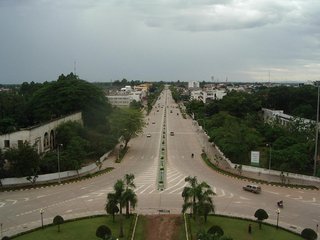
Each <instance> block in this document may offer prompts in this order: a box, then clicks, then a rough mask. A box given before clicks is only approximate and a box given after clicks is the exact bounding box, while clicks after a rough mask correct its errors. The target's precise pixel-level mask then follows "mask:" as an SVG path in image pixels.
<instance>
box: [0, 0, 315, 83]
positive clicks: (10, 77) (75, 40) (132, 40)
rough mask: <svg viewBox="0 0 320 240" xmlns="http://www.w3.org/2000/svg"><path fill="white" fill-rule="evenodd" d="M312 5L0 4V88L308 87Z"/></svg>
mask: <svg viewBox="0 0 320 240" xmlns="http://www.w3.org/2000/svg"><path fill="white" fill-rule="evenodd" d="M319 22H320V1H317V0H282V1H277V0H259V1H257V0H196V1H195V0H194V1H191V0H154V1H151V0H95V1H93V0H0V30H1V45H0V72H1V76H0V84H11V83H22V82H25V81H26V82H31V81H35V82H44V81H52V80H56V79H57V78H58V76H59V75H60V74H61V73H63V74H68V73H70V72H73V71H74V62H75V61H76V73H77V75H79V77H80V78H81V79H85V80H87V81H90V82H106V81H112V80H117V79H123V78H126V79H128V80H142V81H160V80H163V81H177V80H180V81H192V80H199V81H203V80H205V81H212V80H214V81H225V80H226V79H228V81H231V82H234V81H246V82H266V81H269V73H270V80H271V81H272V82H276V81H307V80H312V81H315V80H319V76H320V61H319V60H320V28H319V25H318V24H319Z"/></svg>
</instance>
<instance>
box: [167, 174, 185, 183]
mask: <svg viewBox="0 0 320 240" xmlns="http://www.w3.org/2000/svg"><path fill="white" fill-rule="evenodd" d="M181 176H182V175H181V174H179V175H178V176H177V177H175V178H174V179H172V180H170V181H169V182H168V183H171V182H173V181H174V180H176V179H177V178H179V177H181Z"/></svg>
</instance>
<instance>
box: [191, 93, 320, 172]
mask: <svg viewBox="0 0 320 240" xmlns="http://www.w3.org/2000/svg"><path fill="white" fill-rule="evenodd" d="M279 89H281V91H289V92H290V90H289V89H291V88H288V87H285V88H283V87H281V88H278V87H277V88H269V89H261V90H257V91H256V92H254V93H252V94H249V93H244V92H235V91H232V92H230V93H228V94H227V95H226V96H225V97H224V98H223V99H221V100H214V101H212V102H209V103H207V104H204V103H203V102H200V101H195V100H193V101H190V102H188V103H186V108H187V112H188V113H189V114H190V115H192V114H194V116H195V119H197V120H198V122H199V124H201V125H202V127H203V128H205V130H206V132H207V133H208V135H209V136H210V141H214V142H215V144H217V145H218V146H219V148H220V149H221V150H222V151H223V152H224V153H225V155H226V156H227V157H228V158H230V159H231V160H232V161H233V162H234V163H237V164H250V162H249V159H250V151H253V150H258V151H260V152H262V154H261V157H262V161H261V166H262V167H265V168H267V167H268V160H269V157H268V156H269V155H270V149H272V166H271V167H272V168H273V169H277V170H280V171H288V172H296V173H303V174H312V172H313V155H314V141H315V136H314V135H315V124H309V125H305V124H303V123H302V121H301V120H299V119H298V118H297V119H296V120H295V121H292V122H291V123H290V124H288V125H287V126H286V127H283V126H280V125H278V124H276V123H274V124H269V123H265V122H264V121H263V117H262V113H261V108H262V107H271V108H277V109H279V108H280V107H282V105H280V104H279V105H276V104H275V103H273V101H271V99H270V98H271V97H270V96H272V97H274V96H275V93H277V94H280V93H281V91H280V90H279ZM292 89H294V90H292V91H291V92H293V93H296V92H297V91H298V90H297V89H299V88H293V87H292ZM300 91H301V92H308V93H310V94H313V92H314V91H315V88H314V87H303V88H301V89H300ZM293 93H292V94H293ZM298 93H299V92H298ZM298 93H297V94H298ZM298 95H299V94H298ZM303 96H304V95H303ZM315 100H316V98H315V99H314V101H315ZM301 101H302V100H301ZM306 101H307V102H308V101H310V97H309V98H308V100H306ZM285 102H288V100H286V101H285ZM302 104H303V101H302ZM299 106H300V105H298V106H297V108H298V107H299ZM293 111H294V110H293ZM300 116H301V115H300ZM270 146H271V148H270ZM317 175H320V172H319V171H318V173H317Z"/></svg>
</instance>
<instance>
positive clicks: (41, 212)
mask: <svg viewBox="0 0 320 240" xmlns="http://www.w3.org/2000/svg"><path fill="white" fill-rule="evenodd" d="M43 213H44V210H43V209H42V208H41V209H40V215H41V228H42V229H43Z"/></svg>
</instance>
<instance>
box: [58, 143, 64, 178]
mask: <svg viewBox="0 0 320 240" xmlns="http://www.w3.org/2000/svg"><path fill="white" fill-rule="evenodd" d="M62 146H63V144H58V149H57V150H58V174H59V184H60V183H61V178H60V147H62Z"/></svg>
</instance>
